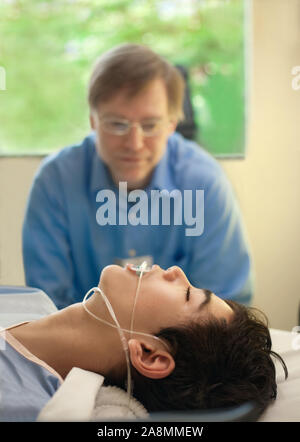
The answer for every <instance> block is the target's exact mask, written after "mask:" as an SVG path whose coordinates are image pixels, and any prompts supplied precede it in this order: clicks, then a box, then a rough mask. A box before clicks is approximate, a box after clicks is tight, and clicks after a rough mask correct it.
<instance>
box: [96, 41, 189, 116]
mask: <svg viewBox="0 0 300 442" xmlns="http://www.w3.org/2000/svg"><path fill="white" fill-rule="evenodd" d="M156 78H161V79H162V80H163V82H164V84H165V86H166V92H167V97H168V107H169V113H170V114H171V115H173V116H175V117H177V118H182V117H183V97H184V84H185V83H184V79H183V76H182V74H181V73H180V72H179V70H178V69H177V68H176V67H175V66H173V65H171V64H170V63H169V62H168V61H167V60H165V59H164V58H163V57H161V56H160V55H158V54H156V53H155V52H153V51H152V50H151V49H150V48H148V47H147V46H143V45H138V44H129V43H127V44H122V45H119V46H116V47H115V48H113V49H111V50H109V51H107V52H106V53H104V54H103V55H101V56H100V57H99V58H98V59H97V60H96V63H95V65H94V68H93V71H92V74H91V78H90V81H89V85H88V102H89V105H90V108H91V109H92V110H95V109H96V108H97V106H98V104H99V103H101V102H106V101H107V100H109V99H110V98H112V97H113V96H114V95H115V94H116V92H118V91H119V90H120V89H126V90H127V92H128V95H129V96H134V95H136V94H138V93H139V92H140V91H141V90H142V89H143V88H144V87H145V86H146V85H148V84H149V83H150V82H151V81H152V80H154V79H156Z"/></svg>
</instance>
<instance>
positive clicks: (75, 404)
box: [0, 286, 300, 422]
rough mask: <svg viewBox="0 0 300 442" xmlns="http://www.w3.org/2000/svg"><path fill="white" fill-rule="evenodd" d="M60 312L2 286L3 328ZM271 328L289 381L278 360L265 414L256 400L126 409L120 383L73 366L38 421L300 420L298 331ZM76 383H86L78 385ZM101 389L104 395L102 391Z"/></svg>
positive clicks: (24, 290)
mask: <svg viewBox="0 0 300 442" xmlns="http://www.w3.org/2000/svg"><path fill="white" fill-rule="evenodd" d="M55 311H57V308H56V306H55V304H54V303H53V302H52V301H51V299H50V298H49V297H48V296H47V295H46V294H45V293H44V292H43V291H41V290H39V289H34V288H30V287H20V286H0V328H5V327H8V326H10V325H13V324H16V323H18V322H22V321H31V320H35V319H38V318H41V317H43V316H46V315H49V314H51V313H54V312H55ZM299 329H300V328H299V327H295V329H294V330H293V331H283V330H275V329H271V330H270V332H271V337H272V342H273V350H274V351H276V352H277V353H279V354H280V355H281V356H282V357H283V359H284V361H285V363H286V365H287V368H288V371H289V376H288V379H287V380H285V378H284V372H283V369H282V367H281V365H280V364H277V362H276V370H277V376H276V377H277V385H278V394H277V399H276V401H275V402H274V403H273V404H272V405H270V406H269V407H268V408H267V410H266V411H265V412H264V413H263V415H261V416H260V415H259V414H258V413H257V408H256V404H255V403H252V402H247V403H245V404H242V405H241V406H239V407H232V408H227V409H218V410H197V411H191V412H163V413H152V414H147V412H146V410H145V409H144V408H143V406H142V405H141V404H140V403H138V402H137V401H134V402H133V403H132V405H131V409H130V410H129V413H128V410H127V409H126V407H128V401H127V397H126V393H125V392H123V391H122V390H120V389H117V388H116V387H101V386H102V383H103V377H102V376H101V375H98V374H96V373H92V372H88V371H86V370H82V369H79V368H76V367H75V368H73V369H72V370H71V372H70V373H69V374H68V376H67V377H66V379H65V381H64V382H63V384H62V385H61V387H60V388H59V389H58V390H57V392H56V393H55V394H54V396H53V397H52V398H51V399H50V401H49V402H48V403H47V404H46V406H45V407H44V408H43V410H41V413H40V415H39V417H38V420H40V421H61V420H64V421H77V420H78V421H101V420H104V421H109V420H118V421H120V420H142V421H143V422H145V421H159V422H167V421H176V422H178V421H180V422H184V421H189V422H228V421H230V422H232V421H261V422H278V421H280V422H292V421H296V422H299V421H300V333H297V331H298V330H299ZM78 385H80V386H81V387H82V385H84V386H85V388H84V389H83V388H78ZM100 391H101V394H100Z"/></svg>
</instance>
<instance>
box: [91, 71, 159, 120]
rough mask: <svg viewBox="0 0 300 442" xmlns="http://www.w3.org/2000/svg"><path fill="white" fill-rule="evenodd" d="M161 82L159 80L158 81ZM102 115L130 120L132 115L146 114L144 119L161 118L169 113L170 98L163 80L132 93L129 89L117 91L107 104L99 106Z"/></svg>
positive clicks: (103, 103) (102, 103)
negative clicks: (110, 114)
mask: <svg viewBox="0 0 300 442" xmlns="http://www.w3.org/2000/svg"><path fill="white" fill-rule="evenodd" d="M158 80H159V79H158ZM98 111H100V112H101V114H103V113H105V114H107V113H112V114H114V115H118V116H120V117H123V118H130V115H129V114H130V113H131V112H133V113H134V114H135V113H136V112H138V113H141V114H144V115H142V118H161V117H163V116H164V115H165V114H166V113H167V112H168V97H167V91H166V87H165V85H164V83H163V81H162V80H159V81H152V82H151V83H149V84H148V85H147V87H145V88H143V89H142V90H138V91H135V93H134V94H133V93H130V90H129V89H128V88H121V89H119V90H118V91H116V92H115V93H114V94H113V95H112V96H111V97H110V98H109V99H107V100H105V102H100V103H99V104H98Z"/></svg>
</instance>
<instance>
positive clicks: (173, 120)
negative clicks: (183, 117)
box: [169, 118, 178, 136]
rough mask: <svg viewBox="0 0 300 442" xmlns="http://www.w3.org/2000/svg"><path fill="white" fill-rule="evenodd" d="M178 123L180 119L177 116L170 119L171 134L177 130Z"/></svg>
mask: <svg viewBox="0 0 300 442" xmlns="http://www.w3.org/2000/svg"><path fill="white" fill-rule="evenodd" d="M177 124H178V119H177V118H172V119H171V120H170V128H169V136H170V135H172V133H173V132H175V129H176V127H177Z"/></svg>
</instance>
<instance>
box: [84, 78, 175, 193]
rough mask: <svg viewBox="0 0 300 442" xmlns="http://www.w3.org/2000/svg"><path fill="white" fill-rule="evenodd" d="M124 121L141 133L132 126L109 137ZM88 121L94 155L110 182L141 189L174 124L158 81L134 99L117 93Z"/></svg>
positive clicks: (164, 146)
mask: <svg viewBox="0 0 300 442" xmlns="http://www.w3.org/2000/svg"><path fill="white" fill-rule="evenodd" d="M124 120H127V121H129V122H132V123H140V125H142V127H143V128H144V131H143V130H142V129H141V126H140V125H138V124H134V125H133V126H131V127H130V128H129V130H128V132H127V133H125V134H123V135H119V134H116V133H113V132H114V128H115V129H116V132H117V131H118V127H120V128H121V129H122V127H124V124H123V121H124ZM90 121H91V127H92V129H94V130H95V131H96V135H97V151H98V154H99V156H100V157H101V159H102V160H103V162H104V163H105V164H106V165H107V166H108V168H109V170H110V173H111V176H112V178H113V181H114V182H115V184H116V185H118V183H119V182H120V181H126V182H127V186H128V189H129V190H132V189H138V188H144V187H145V186H146V185H147V184H148V183H149V181H150V179H151V175H152V172H153V169H154V168H155V166H156V165H157V164H158V162H159V161H160V159H161V158H162V156H163V154H164V152H165V149H166V145H167V140H168V137H169V136H170V135H171V133H172V132H173V131H174V130H175V127H176V124H177V121H175V120H173V121H171V119H170V116H169V112H168V97H167V91H166V87H165V85H164V83H163V81H162V80H161V79H159V78H157V79H155V80H153V81H152V82H150V83H149V84H148V85H147V86H146V87H145V88H144V89H143V90H142V91H141V92H140V93H138V94H137V95H136V96H134V97H129V96H128V94H127V90H126V89H121V90H120V91H119V92H117V93H116V94H115V95H114V96H113V97H112V98H111V99H110V100H109V101H107V102H105V103H102V104H99V106H98V109H97V112H95V113H92V114H91V116H90ZM103 122H105V123H103ZM152 127H155V128H156V129H155V130H154V132H153V133H154V134H153V135H151V136H146V135H147V134H149V133H151V128H152ZM111 128H112V131H111ZM149 129H150V130H149Z"/></svg>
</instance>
